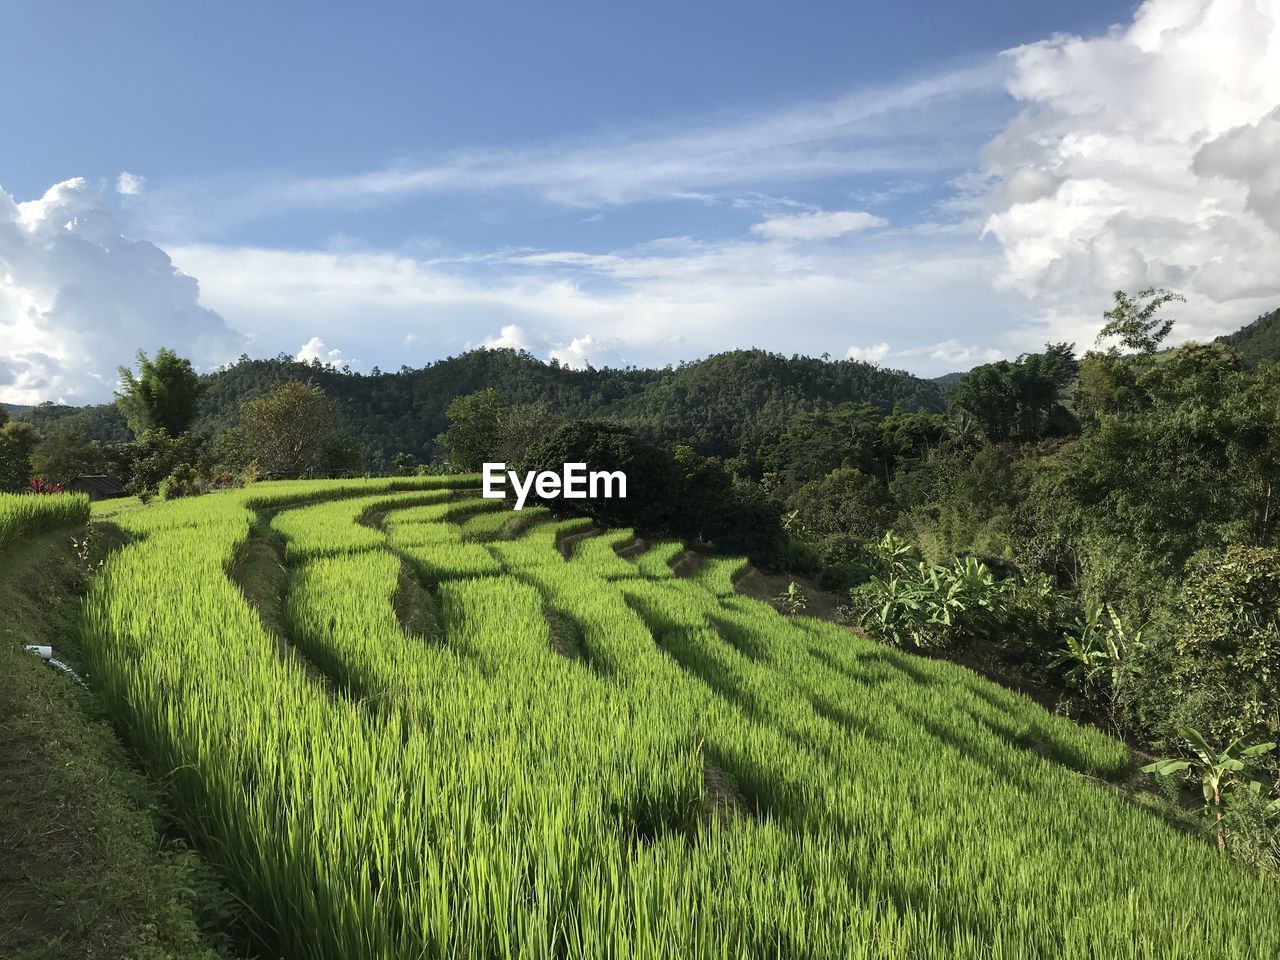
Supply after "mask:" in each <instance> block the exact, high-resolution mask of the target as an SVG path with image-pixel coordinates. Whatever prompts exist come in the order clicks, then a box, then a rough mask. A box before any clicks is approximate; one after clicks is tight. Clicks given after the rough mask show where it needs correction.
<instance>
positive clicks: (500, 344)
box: [481, 323, 537, 351]
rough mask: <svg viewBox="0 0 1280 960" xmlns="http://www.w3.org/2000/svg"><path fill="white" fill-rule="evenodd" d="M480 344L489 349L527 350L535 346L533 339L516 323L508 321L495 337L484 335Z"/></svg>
mask: <svg viewBox="0 0 1280 960" xmlns="http://www.w3.org/2000/svg"><path fill="white" fill-rule="evenodd" d="M481 346H483V347H486V348H488V349H490V350H504V349H505V350H528V351H533V350H534V349H536V348H537V344H536V343H535V342H534V340H533V339H532V338H531V337H530V336H529V335H528V334H527V333H525V332H524V329H523V328H522V327H521V326H520V325H519V324H516V323H508V324H507V325H506V326H505V327H503V328H502V329H501V330H500V331H498V335H497V336H496V337H485V338H484V342H483V343H482V344H481Z"/></svg>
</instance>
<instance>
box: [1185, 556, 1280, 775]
mask: <svg viewBox="0 0 1280 960" xmlns="http://www.w3.org/2000/svg"><path fill="white" fill-rule="evenodd" d="M1170 619H1171V620H1172V622H1173V624H1174V625H1173V627H1172V629H1171V631H1170V632H1171V635H1172V640H1173V645H1172V661H1173V662H1172V668H1173V669H1172V674H1173V683H1172V689H1171V694H1172V704H1171V716H1170V719H1169V726H1170V727H1176V726H1179V725H1198V728H1199V729H1201V730H1204V731H1205V733H1206V736H1208V737H1209V739H1211V740H1215V741H1222V742H1226V741H1229V740H1233V739H1235V738H1236V737H1240V736H1244V735H1245V734H1251V733H1255V732H1258V731H1260V730H1266V731H1267V732H1268V735H1269V737H1270V736H1272V735H1274V734H1275V733H1277V732H1278V731H1280V550H1271V549H1265V548H1262V547H1230V548H1228V549H1227V550H1226V551H1225V552H1223V553H1221V554H1212V555H1207V556H1204V557H1202V558H1200V559H1198V560H1197V561H1196V562H1194V563H1193V564H1192V568H1191V572H1190V575H1189V576H1188V577H1187V580H1186V582H1185V584H1184V585H1183V588H1182V592H1181V595H1180V597H1179V598H1178V602H1177V605H1176V607H1175V609H1174V611H1173V616H1172V617H1171V618H1170ZM1192 714H1194V715H1192ZM1274 764H1275V761H1274V760H1273V761H1272V765H1273V767H1274Z"/></svg>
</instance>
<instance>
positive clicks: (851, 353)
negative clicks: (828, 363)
mask: <svg viewBox="0 0 1280 960" xmlns="http://www.w3.org/2000/svg"><path fill="white" fill-rule="evenodd" d="M887 356H889V344H887V343H885V342H884V341H883V340H882V341H880V342H879V343H877V344H876V345H875V346H871V347H850V348H849V349H848V351H847V352H846V353H845V358H846V359H848V360H862V361H864V362H866V363H879V362H880V361H881V360H883V359H884V358H885V357H887Z"/></svg>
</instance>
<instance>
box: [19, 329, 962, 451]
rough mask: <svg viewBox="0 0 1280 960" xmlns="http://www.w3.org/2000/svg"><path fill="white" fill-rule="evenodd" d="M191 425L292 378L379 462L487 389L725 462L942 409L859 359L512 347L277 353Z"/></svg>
mask: <svg viewBox="0 0 1280 960" xmlns="http://www.w3.org/2000/svg"><path fill="white" fill-rule="evenodd" d="M201 379H202V381H203V384H204V393H203V396H202V398H201V406H200V415H199V419H198V421H197V423H196V427H197V429H200V430H208V431H210V432H219V431H221V430H222V429H225V428H226V427H229V426H231V425H232V424H233V423H234V422H235V420H236V417H237V414H238V411H239V409H240V405H241V404H242V403H243V402H244V401H246V400H249V399H252V398H254V397H257V396H261V395H263V394H265V393H267V392H268V391H269V390H271V389H272V388H273V387H276V386H278V385H279V384H281V383H284V382H286V381H289V380H308V381H313V382H314V383H316V384H317V385H319V386H320V387H322V388H323V389H324V391H325V393H326V394H328V396H330V397H331V398H333V400H334V401H335V402H336V403H337V404H338V405H339V406H340V408H341V409H342V411H343V413H344V414H345V419H346V424H347V430H348V434H349V436H350V438H351V440H352V441H353V442H354V443H355V444H356V445H358V446H359V447H361V448H362V449H363V450H364V451H365V453H366V455H367V457H368V458H369V460H370V461H371V462H370V466H373V467H376V466H377V465H378V464H379V463H380V462H385V461H386V460H388V459H389V458H390V457H392V456H394V455H395V454H396V453H399V452H407V453H411V454H413V455H414V456H416V457H419V458H422V459H430V457H431V455H432V452H433V444H434V441H435V437H436V436H437V435H438V434H439V433H440V432H441V431H443V430H444V429H445V427H446V426H447V419H446V417H445V409H446V408H447V407H448V405H449V403H450V402H451V401H452V400H453V399H454V398H456V397H459V396H462V395H465V394H468V393H472V392H474V391H477V390H482V389H484V388H486V387H493V388H495V389H497V390H498V392H499V393H501V394H502V396H503V399H505V400H506V401H507V402H509V403H513V404H543V405H545V406H546V407H547V409H548V410H549V411H550V412H552V413H555V414H559V415H560V416H563V417H566V418H570V419H576V418H588V417H589V418H605V419H611V420H617V421H619V422H622V423H625V424H627V425H628V426H631V427H633V428H634V429H635V430H636V431H637V432H638V433H639V434H640V435H641V436H644V437H646V438H648V439H652V440H656V441H665V442H683V443H692V444H693V445H694V446H695V447H697V448H698V449H699V451H700V452H702V453H705V454H719V455H725V456H731V455H733V453H735V452H736V451H737V450H739V449H741V448H742V447H744V446H750V445H753V444H754V443H755V442H756V441H758V439H759V438H760V437H761V436H762V435H765V434H769V433H777V432H781V431H782V430H783V429H785V427H786V424H787V423H789V422H790V421H791V419H792V418H793V417H794V416H795V415H796V414H798V413H802V412H806V411H812V410H821V409H824V408H827V407H831V406H835V405H838V404H842V403H868V404H872V405H873V406H876V407H878V408H880V409H882V410H884V411H886V412H888V411H890V410H892V409H893V408H895V407H901V408H904V409H907V410H913V411H934V412H936V411H940V410H942V409H943V406H944V404H943V400H942V396H941V394H940V392H939V390H938V388H937V386H936V385H935V384H934V383H932V382H930V381H928V380H922V379H919V378H917V377H914V376H912V375H911V374H909V373H906V372H904V371H899V370H886V369H881V368H879V367H875V366H872V365H871V364H867V363H863V362H861V361H857V360H824V359H820V358H814V357H801V356H792V357H785V356H783V355H781V354H775V353H768V352H766V351H764V350H734V351H729V352H726V353H720V354H715V355H714V356H711V357H708V358H706V359H704V360H697V361H693V362H690V363H683V364H681V365H679V366H677V367H667V368H662V369H641V368H625V369H611V368H601V369H583V370H578V369H572V368H570V367H566V366H562V365H560V364H557V363H554V362H553V363H544V362H543V361H541V360H538V359H537V358H536V357H534V356H532V355H531V354H529V353H524V352H517V351H514V350H487V349H484V350H473V351H470V352H468V353H464V354H461V355H459V356H456V357H449V358H447V359H444V360H439V361H437V362H435V363H432V364H428V365H427V366H425V367H422V368H419V369H410V368H408V367H402V368H401V369H400V371H399V372H395V373H386V372H382V371H379V370H377V369H376V368H375V370H374V371H373V372H371V373H368V374H363V373H355V372H351V371H346V370H337V369H334V368H332V367H327V366H323V365H321V364H319V363H310V364H307V363H300V362H298V361H296V360H293V359H291V358H288V357H285V356H281V357H276V358H274V359H269V360H253V359H250V358H248V357H242V358H241V359H240V360H238V361H237V362H236V363H234V364H232V365H230V366H228V367H224V368H222V369H220V370H218V371H216V372H214V373H211V374H207V375H205V376H203V377H202V378H201ZM22 419H26V420H30V421H31V422H32V423H35V424H36V425H37V426H39V427H40V428H41V429H42V430H47V429H49V428H50V427H52V426H53V424H54V423H55V422H56V423H60V424H64V423H65V424H66V425H68V426H74V428H75V429H76V430H77V432H79V433H81V434H83V435H84V436H85V437H87V438H90V439H100V440H103V441H104V442H109V441H120V440H124V439H128V436H129V432H128V428H127V427H126V425H125V423H124V419H123V417H122V416H121V415H120V414H119V412H118V411H117V410H116V408H115V407H114V406H113V405H102V406H96V407H85V408H73V407H59V406H52V405H45V406H41V407H37V408H33V409H31V410H30V411H28V412H26V413H24V414H22Z"/></svg>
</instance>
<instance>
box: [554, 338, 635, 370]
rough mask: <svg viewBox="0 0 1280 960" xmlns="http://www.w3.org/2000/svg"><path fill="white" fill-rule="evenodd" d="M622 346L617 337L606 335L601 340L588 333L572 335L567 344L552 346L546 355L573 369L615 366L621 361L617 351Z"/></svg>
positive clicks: (620, 363) (622, 343) (623, 345)
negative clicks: (578, 335)
mask: <svg viewBox="0 0 1280 960" xmlns="http://www.w3.org/2000/svg"><path fill="white" fill-rule="evenodd" d="M623 347H625V344H624V342H623V341H622V340H621V339H619V338H618V337H608V338H606V339H604V340H603V341H602V340H599V339H597V338H596V337H594V336H592V335H591V334H589V333H588V334H585V335H584V336H581V337H574V338H573V339H572V340H570V341H569V342H568V343H567V344H561V345H559V346H553V347H552V348H551V349H550V351H548V357H549V358H550V359H552V360H559V361H560V362H561V363H562V364H564V365H565V366H567V367H573V368H574V369H575V370H581V369H584V368H586V367H617V366H621V365H622V363H623V360H622V355H621V354H620V353H619V350H620V349H621V348H623Z"/></svg>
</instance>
